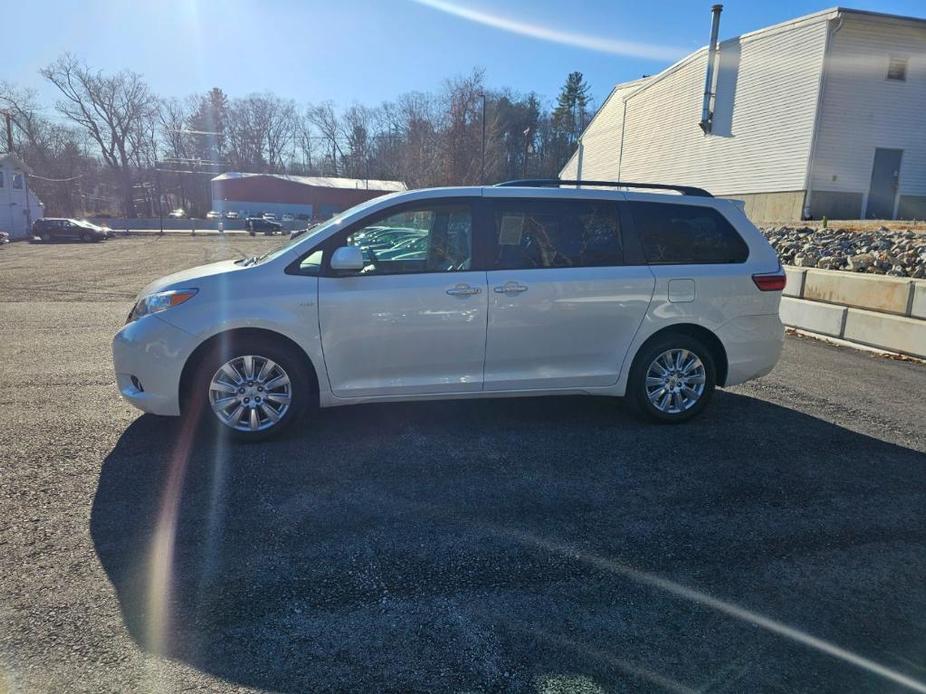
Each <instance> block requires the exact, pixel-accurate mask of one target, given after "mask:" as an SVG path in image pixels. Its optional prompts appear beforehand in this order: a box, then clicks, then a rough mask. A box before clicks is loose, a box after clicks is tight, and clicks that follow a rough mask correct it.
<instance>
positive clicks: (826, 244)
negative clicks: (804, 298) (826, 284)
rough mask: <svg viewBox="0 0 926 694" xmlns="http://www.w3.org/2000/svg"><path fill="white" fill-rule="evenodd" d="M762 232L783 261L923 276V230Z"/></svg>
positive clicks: (925, 256)
mask: <svg viewBox="0 0 926 694" xmlns="http://www.w3.org/2000/svg"><path fill="white" fill-rule="evenodd" d="M762 233H763V234H765V236H766V238H768V240H769V243H771V244H772V247H773V248H774V249H775V250H776V251H777V252H778V255H779V257H780V258H781V262H782V263H784V264H786V265H797V266H798V267H818V268H822V269H824V270H847V271H849V272H868V273H872V274H876V275H892V276H894V277H916V278H926V233H924V232H919V231H909V230H908V231H890V230H888V229H885V228H884V227H881V229H879V230H877V231H848V230H846V229H813V228H811V227H767V228H764V229H762Z"/></svg>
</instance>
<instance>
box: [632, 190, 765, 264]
mask: <svg viewBox="0 0 926 694" xmlns="http://www.w3.org/2000/svg"><path fill="white" fill-rule="evenodd" d="M628 205H629V207H630V211H631V214H632V215H633V221H634V226H635V227H636V229H637V232H638V233H639V235H640V243H641V244H642V245H643V255H644V257H645V258H646V261H647V262H648V263H649V264H651V265H692V264H704V263H742V262H744V261H745V260H746V258H747V256H748V255H749V248H748V247H747V246H746V243H745V242H744V241H743V239H742V238H741V237H740V235H739V234H738V233H737V231H736V229H734V228H733V226H732V225H731V224H730V223H729V222H728V221H727V220H726V219H725V218H724V217H723V215H722V214H720V213H719V212H718V211H717V210H714V209H712V208H710V207H701V206H699V205H677V204H674V203H649V202H631V203H628Z"/></svg>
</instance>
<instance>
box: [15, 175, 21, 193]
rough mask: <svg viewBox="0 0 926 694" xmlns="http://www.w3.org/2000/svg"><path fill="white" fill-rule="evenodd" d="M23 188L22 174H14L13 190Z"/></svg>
mask: <svg viewBox="0 0 926 694" xmlns="http://www.w3.org/2000/svg"><path fill="white" fill-rule="evenodd" d="M22 187H23V176H22V174H13V190H22Z"/></svg>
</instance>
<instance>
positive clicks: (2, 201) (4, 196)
mask: <svg viewBox="0 0 926 694" xmlns="http://www.w3.org/2000/svg"><path fill="white" fill-rule="evenodd" d="M29 173H30V171H29V168H28V167H27V166H26V165H25V164H24V163H23V162H22V161H21V160H20V159H19V158H18V157H16V156H14V155H12V154H4V155H0V231H5V232H7V233H9V235H10V237H11V238H13V239H25V238H30V237H31V236H32V222H34V221H35V220H36V219H41V218H42V217H43V216H44V215H45V206H44V205H43V204H42V201H41V200H39V199H38V197H36V195H35V193H33V192H32V191H31V190H30V189H29Z"/></svg>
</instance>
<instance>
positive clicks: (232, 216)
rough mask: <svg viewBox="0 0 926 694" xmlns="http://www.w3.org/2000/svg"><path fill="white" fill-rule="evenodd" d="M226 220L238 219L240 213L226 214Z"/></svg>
mask: <svg viewBox="0 0 926 694" xmlns="http://www.w3.org/2000/svg"><path fill="white" fill-rule="evenodd" d="M225 219H238V213H237V212H226V213H225Z"/></svg>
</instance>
